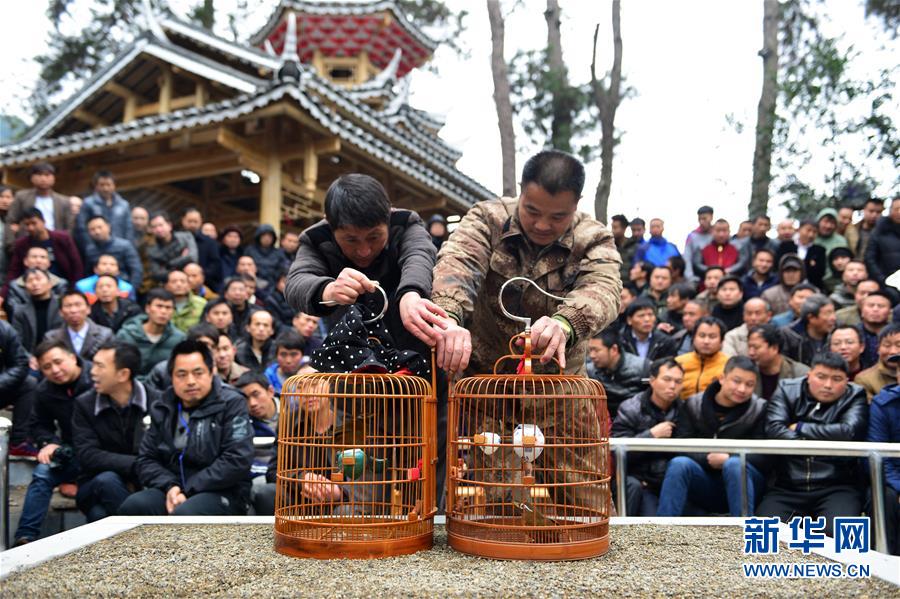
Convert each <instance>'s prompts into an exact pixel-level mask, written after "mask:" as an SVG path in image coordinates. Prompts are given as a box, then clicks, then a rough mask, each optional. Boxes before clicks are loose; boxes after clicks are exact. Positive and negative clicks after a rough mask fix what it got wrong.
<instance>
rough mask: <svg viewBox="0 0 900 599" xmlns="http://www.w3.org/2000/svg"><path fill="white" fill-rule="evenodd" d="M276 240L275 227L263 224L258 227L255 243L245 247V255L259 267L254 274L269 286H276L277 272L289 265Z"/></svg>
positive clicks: (254, 236)
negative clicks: (277, 246) (276, 244)
mask: <svg viewBox="0 0 900 599" xmlns="http://www.w3.org/2000/svg"><path fill="white" fill-rule="evenodd" d="M275 240H276V237H275V229H274V228H273V227H272V225H268V224H262V225H260V226H259V227H257V228H256V233H255V234H254V235H253V243H251V244H249V245H248V246H247V247H245V248H244V256H248V257H250V258H252V259H253V262H254V263H255V266H256V269H257V272H255V273H253V276H255V277H256V278H257V279H258V278H260V277H262V278H263V279H264V280H265V281H266V283H267V286H274V285H275V274H276V273H277V272H278V271H279V270H281V269H282V268H284V267H286V266H288V264H287V261H286V260H285V257H284V253H283V252H282V251H281V250H280V249H278V248H276V247H275ZM238 272H240V271H238ZM261 287H263V286H261Z"/></svg>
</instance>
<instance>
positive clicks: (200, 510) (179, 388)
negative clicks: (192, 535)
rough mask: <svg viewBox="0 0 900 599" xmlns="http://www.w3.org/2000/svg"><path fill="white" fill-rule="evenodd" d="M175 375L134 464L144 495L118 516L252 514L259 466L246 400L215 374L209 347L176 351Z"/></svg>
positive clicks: (185, 345) (183, 345)
mask: <svg viewBox="0 0 900 599" xmlns="http://www.w3.org/2000/svg"><path fill="white" fill-rule="evenodd" d="M169 374H170V376H171V377H172V386H171V387H169V389H168V390H167V391H166V392H165V394H164V395H163V396H162V398H161V399H160V400H159V401H157V402H156V403H154V404H153V405H152V406H151V407H150V428H149V430H147V432H146V433H145V434H144V439H143V441H142V442H141V448H140V451H139V453H138V457H137V461H136V463H135V470H136V472H137V475H138V478H139V480H140V482H141V485H142V486H143V487H144V490H143V491H139V492H137V493H135V494H133V495H131V496H130V497H128V499H126V500H125V502H124V503H123V504H122V506H121V507H120V508H119V514H120V515H126V516H137V515H149V516H165V515H166V514H171V515H173V516H228V515H241V514H246V513H247V509H248V508H249V501H250V477H249V476H248V472H249V471H250V465H251V464H252V463H253V427H252V426H251V424H250V414H249V412H248V411H247V400H246V399H245V398H244V396H243V395H242V394H241V393H240V392H239V391H237V390H236V389H234V388H233V387H230V386H228V385H225V384H223V383H222V381H221V379H219V378H218V377H217V376H215V375H214V374H213V356H212V353H210V351H209V348H208V347H207V346H206V345H205V344H204V343H203V342H202V341H195V340H190V339H188V340H185V341H182V342H180V343H179V344H178V345H176V346H175V348H174V349H173V350H172V355H171V357H170V358H169Z"/></svg>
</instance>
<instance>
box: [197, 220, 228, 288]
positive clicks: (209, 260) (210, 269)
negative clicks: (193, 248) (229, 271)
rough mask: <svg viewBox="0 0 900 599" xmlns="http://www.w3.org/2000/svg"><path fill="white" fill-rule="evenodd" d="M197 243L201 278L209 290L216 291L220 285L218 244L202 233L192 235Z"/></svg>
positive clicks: (220, 266)
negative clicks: (201, 272)
mask: <svg viewBox="0 0 900 599" xmlns="http://www.w3.org/2000/svg"><path fill="white" fill-rule="evenodd" d="M194 241H195V242H196V243H197V262H198V263H199V264H200V266H201V267H202V268H203V278H204V280H205V281H206V285H207V286H208V287H210V288H211V289H218V288H219V286H220V285H221V284H222V258H221V257H220V256H219V244H218V243H216V240H215V239H213V238H212V237H207V236H206V235H204V234H203V233H200V232H197V233H194Z"/></svg>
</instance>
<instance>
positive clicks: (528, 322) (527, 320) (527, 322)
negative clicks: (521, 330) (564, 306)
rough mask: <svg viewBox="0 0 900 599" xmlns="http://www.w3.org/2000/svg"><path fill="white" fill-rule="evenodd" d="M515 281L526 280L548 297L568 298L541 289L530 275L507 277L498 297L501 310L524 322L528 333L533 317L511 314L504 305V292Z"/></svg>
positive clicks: (511, 317)
mask: <svg viewBox="0 0 900 599" xmlns="http://www.w3.org/2000/svg"><path fill="white" fill-rule="evenodd" d="M513 281H524V282H525V283H528V284H530V285H531V286H532V287H534V288H535V289H537V290H538V291H540V292H541V293H543V294H544V295H546V296H547V297H549V298H551V299H555V300H559V301H561V302H564V301H565V300H566V298H564V297H559V296H558V295H553V294H552V293H548V292H546V291H544V290H543V289H541V288H540V287H539V286H538V284H537V283H535V282H534V281H532V280H531V279H529V278H528V277H513V278H511V279H507V281H506V282H505V283H503V285H501V286H500V293H499V296H498V297H497V301H498V303H499V304H500V310H501V311H502V312H503V314H504V315H505V316H506V317H507V318H509V319H511V320H516V321H518V322H522V323H524V324H525V332H526V333H530V332H531V317H530V316H516V315H515V314H511V313H510V312H509V311H508V310H507V309H506V306H504V305H503V292H504V291H506V286H507V285H509V284H510V283H512V282H513Z"/></svg>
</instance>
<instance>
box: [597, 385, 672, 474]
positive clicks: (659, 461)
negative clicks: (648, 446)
mask: <svg viewBox="0 0 900 599" xmlns="http://www.w3.org/2000/svg"><path fill="white" fill-rule="evenodd" d="M650 394H651V391H650V390H649V389H648V390H646V391H643V392H641V393H639V394H637V395H635V396H634V397H632V398H630V399H626V400H625V401H623V402H622V405H620V406H619V413H618V414H617V415H616V418H615V420H613V425H612V436H613V437H646V438H649V437H650V436H651V435H650V429H651V428H653V427H654V426H656V425H657V424H659V423H660V422H665V421H669V422H678V414H679V412H680V411H681V410H682V406H683V405H684V402H682V401H681V400H679V399H677V398H676V399H675V401H673V402H672V405H671V406H669V409H668V410H667V411H666V412H663V411H662V410H660V409H659V408H658V407H656V404H654V403H653V402H652V401H650ZM672 455H673V454H671V453H652V452H649V451H630V452H628V476H634V477H635V478H637V479H638V480H640V481H641V482H643V483H646V484H647V485H648V487H650V489H651V490H654V491H659V488H660V487H661V486H662V481H663V478H665V476H666V467H667V466H668V465H669V460H670V459H672Z"/></svg>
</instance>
